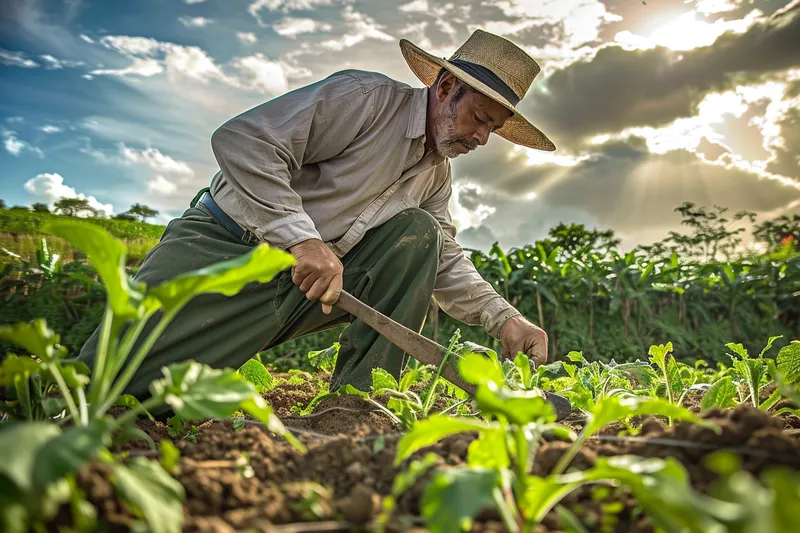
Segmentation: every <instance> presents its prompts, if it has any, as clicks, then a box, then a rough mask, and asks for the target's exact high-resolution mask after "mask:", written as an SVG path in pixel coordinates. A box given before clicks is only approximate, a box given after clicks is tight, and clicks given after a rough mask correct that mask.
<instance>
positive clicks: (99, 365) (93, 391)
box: [89, 302, 114, 404]
mask: <svg viewBox="0 0 800 533" xmlns="http://www.w3.org/2000/svg"><path fill="white" fill-rule="evenodd" d="M113 320H114V311H112V310H111V306H110V305H109V304H108V302H106V311H105V313H104V314H103V324H102V326H101V327H100V338H99V339H98V340H97V354H96V356H95V364H94V368H93V369H92V381H91V382H90V383H89V403H91V404H94V403H96V402H97V400H98V399H99V398H100V396H101V394H102V390H101V389H102V388H103V381H104V380H102V379H100V376H102V375H103V371H104V370H105V365H106V362H107V361H108V358H109V353H108V339H109V338H110V337H111V323H112V322H113Z"/></svg>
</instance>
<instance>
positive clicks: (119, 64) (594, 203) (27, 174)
mask: <svg viewBox="0 0 800 533" xmlns="http://www.w3.org/2000/svg"><path fill="white" fill-rule="evenodd" d="M476 29H483V30H485V31H489V32H492V33H496V34H498V35H502V36H503V37H506V38H507V39H510V40H512V41H513V42H514V43H516V44H517V45H518V46H520V47H522V48H523V49H524V50H525V51H527V52H528V53H529V54H530V55H531V56H532V57H533V58H534V59H535V60H536V61H537V62H538V63H539V65H540V66H541V69H542V70H541V72H540V74H539V75H538V76H537V78H536V79H535V81H534V83H533V85H532V87H531V88H530V89H529V91H528V93H527V94H526V95H525V97H524V98H523V100H522V101H521V102H520V104H519V106H518V107H519V109H520V110H521V112H522V113H523V114H524V115H525V116H526V118H528V119H529V120H530V121H531V122H532V123H533V124H535V125H536V126H537V127H539V128H540V129H541V130H542V131H544V132H545V133H546V134H547V135H548V136H549V137H550V138H551V139H552V140H553V142H554V143H555V144H556V147H557V150H556V151H555V152H542V151H537V150H531V149H527V148H521V147H518V146H515V145H514V144H512V143H510V142H508V141H506V140H505V139H502V138H501V137H499V136H496V135H494V136H492V138H491V139H490V141H489V143H488V144H487V145H486V146H484V147H481V148H479V149H478V150H477V151H476V152H474V153H470V154H468V155H465V156H461V157H459V158H457V159H455V160H454V161H453V177H454V188H453V198H452V201H451V206H450V207H451V213H452V215H453V217H454V220H455V221H456V224H457V226H458V228H459V233H458V237H457V240H458V241H459V242H460V243H461V244H462V245H464V246H466V247H470V248H479V249H484V250H486V249H488V248H489V247H490V246H491V245H492V243H493V242H495V241H497V242H499V243H500V245H501V246H502V247H503V248H506V249H507V248H510V247H512V246H521V245H524V244H526V243H530V242H533V241H534V240H535V239H538V238H542V237H544V236H545V235H546V234H547V230H548V229H549V228H550V227H552V226H553V225H555V224H558V223H559V222H564V223H573V222H575V223H582V224H585V225H586V226H588V227H592V228H598V229H612V230H614V231H615V232H616V234H617V236H618V237H619V238H620V239H621V240H622V247H623V248H626V249H627V248H630V247H632V246H635V245H636V244H649V243H652V242H654V241H657V240H660V239H662V238H663V237H665V236H666V235H667V232H669V231H671V230H678V231H682V230H681V226H680V218H679V215H678V214H677V213H675V211H674V209H675V208H676V207H677V206H679V205H680V204H681V203H682V202H684V201H692V202H695V203H697V204H699V205H705V206H707V207H711V206H713V205H720V206H724V207H727V208H729V209H730V211H731V212H732V213H733V212H736V211H739V210H748V211H753V212H755V213H757V215H758V220H759V221H762V220H768V219H771V218H775V217H778V216H781V215H785V214H786V215H792V214H796V213H800V0H793V1H777V0H648V1H641V0H462V1H460V2H453V1H449V0H413V1H410V2H409V1H406V0H400V1H396V2H395V1H383V0H137V1H136V2H118V1H108V0H107V1H100V0H2V2H0V95H2V98H0V168H2V169H3V170H2V177H0V180H2V181H0V183H2V188H1V189H0V191H2V192H0V198H2V199H3V200H4V201H5V202H6V204H7V205H16V204H21V205H30V204H31V203H33V202H45V203H48V204H52V203H53V201H55V200H56V199H57V198H60V197H63V196H71V197H82V198H88V199H89V201H90V203H92V204H93V205H94V206H95V207H97V208H98V209H101V210H103V211H104V212H106V213H108V214H116V213H121V212H124V211H126V210H127V209H128V208H129V207H130V205H132V204H133V203H136V202H138V203H144V204H147V205H149V206H151V207H153V208H155V209H157V210H159V211H160V215H159V216H158V218H157V220H156V221H157V222H159V223H166V222H167V221H169V220H170V219H171V218H172V217H176V216H180V214H181V213H182V212H183V210H184V209H185V208H186V207H188V203H189V201H190V200H191V199H192V197H193V196H194V194H195V193H196V192H197V190H199V189H200V188H202V187H204V186H207V185H208V183H209V181H210V179H211V178H212V177H213V175H214V173H215V172H216V171H217V169H218V165H217V163H216V160H215V159H214V155H213V153H212V151H211V146H210V138H211V135H212V133H213V132H214V130H215V129H216V128H217V127H219V126H220V125H221V124H223V123H224V122H225V121H227V120H228V119H230V118H232V117H234V116H236V115H238V114H240V113H242V112H244V111H246V110H248V109H250V108H252V107H255V106H257V105H259V104H260V103H263V102H265V101H267V100H270V99H272V98H275V97H277V96H280V95H281V94H283V93H285V92H287V91H290V90H292V89H295V88H297V87H301V86H303V85H306V84H309V83H313V82H314V81H317V80H319V79H322V78H324V77H327V76H329V75H330V74H332V73H334V72H336V71H338V70H343V69H348V68H358V69H363V70H369V71H377V72H382V73H384V74H386V75H388V76H391V77H393V78H394V79H397V80H399V81H402V82H404V83H407V84H409V85H411V86H413V87H422V84H421V82H419V80H417V78H416V77H415V76H414V75H413V73H412V72H411V71H410V69H409V68H408V67H407V65H406V63H405V61H404V60H403V58H402V55H401V54H400V49H399V45H398V42H399V40H400V39H401V38H405V39H409V40H410V41H412V42H414V43H415V44H417V45H418V46H421V47H422V48H424V49H426V50H427V51H429V52H431V53H433V54H435V55H437V56H439V57H449V56H450V55H451V54H452V53H453V52H454V51H455V50H456V49H457V48H458V47H459V46H460V45H461V44H462V43H463V42H464V41H465V40H466V39H467V38H468V37H469V35H470V34H471V33H472V32H473V31H475V30H476Z"/></svg>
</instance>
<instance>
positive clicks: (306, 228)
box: [253, 213, 322, 251]
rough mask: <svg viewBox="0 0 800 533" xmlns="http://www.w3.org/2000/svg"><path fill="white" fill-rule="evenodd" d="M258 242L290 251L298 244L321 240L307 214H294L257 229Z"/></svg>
mask: <svg viewBox="0 0 800 533" xmlns="http://www.w3.org/2000/svg"><path fill="white" fill-rule="evenodd" d="M253 233H255V234H256V237H258V240H260V241H264V242H266V243H268V244H269V245H270V246H272V247H273V248H278V249H280V250H284V251H285V250H288V249H289V248H291V247H292V246H294V245H295V244H297V243H300V242H303V241H307V240H308V239H320V240H322V237H320V234H319V232H318V231H317V228H316V227H315V226H314V221H312V220H311V217H309V216H308V215H307V214H306V213H294V214H291V215H289V216H285V217H282V218H280V219H279V220H276V221H274V222H270V223H269V224H267V225H265V226H261V227H260V228H256V229H255V231H254V232H253Z"/></svg>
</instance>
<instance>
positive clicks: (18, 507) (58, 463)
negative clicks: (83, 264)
mask: <svg viewBox="0 0 800 533" xmlns="http://www.w3.org/2000/svg"><path fill="white" fill-rule="evenodd" d="M48 229H49V230H50V231H52V232H53V233H55V234H57V235H59V236H60V237H62V238H65V239H68V240H69V241H70V242H72V243H73V244H74V245H75V246H76V247H77V248H79V249H80V250H81V251H82V252H83V253H84V254H85V255H86V257H87V258H88V259H89V261H91V262H92V264H93V266H94V267H95V269H96V270H97V272H98V273H99V274H100V277H101V279H102V281H103V283H104V285H105V288H106V293H107V295H108V300H107V310H106V314H105V317H104V319H103V324H102V328H101V334H100V341H99V344H98V350H97V356H96V360H95V365H94V368H93V369H92V371H91V380H89V381H88V382H87V380H86V379H85V376H83V375H82V374H79V373H78V372H77V371H76V368H77V367H75V366H64V365H63V364H62V362H61V360H62V359H63V358H64V355H65V350H64V348H63V347H62V346H61V345H60V344H59V337H58V335H56V334H55V333H54V332H53V331H51V330H50V329H49V328H47V326H46V324H45V323H44V321H35V322H33V323H30V324H27V323H20V324H16V325H14V326H3V327H2V328H0V338H3V339H4V340H8V341H11V342H13V343H15V344H17V345H18V346H20V347H22V348H24V349H25V350H26V351H28V352H29V353H30V354H31V355H32V356H35V357H36V358H37V359H38V361H40V362H41V363H40V365H41V369H42V370H44V371H46V372H48V373H49V374H50V375H52V378H53V380H54V382H55V383H56V385H57V387H58V392H59V393H60V395H61V397H62V398H63V400H64V403H65V405H66V410H67V412H68V415H67V416H65V417H61V418H60V419H59V424H60V425H59V424H56V423H45V422H26V423H21V422H17V423H8V424H4V425H3V427H2V428H0V450H4V451H5V453H4V457H5V458H7V459H8V461H4V463H3V467H2V468H0V478H3V480H4V483H0V484H2V485H3V486H4V487H5V489H4V491H5V494H6V495H7V496H9V497H8V498H4V499H2V500H0V511H3V512H4V513H5V512H12V513H13V514H14V516H15V517H17V519H18V520H17V521H16V522H15V524H16V526H15V528H14V529H12V531H20V530H24V529H25V528H26V524H37V523H38V524H41V523H43V522H44V521H45V520H47V519H48V518H50V517H52V515H53V513H54V512H55V510H56V508H55V505H56V504H57V503H59V502H63V501H64V499H65V498H66V497H68V494H69V490H67V489H68V488H69V486H70V483H72V481H71V476H73V475H74V473H75V472H76V471H77V469H78V468H80V467H81V466H82V465H83V464H84V463H86V462H88V461H90V460H92V459H94V458H98V457H99V458H100V459H101V460H102V461H103V462H104V463H106V464H107V465H108V466H110V467H111V468H112V470H113V472H114V475H113V476H112V479H113V481H114V484H115V487H116V488H117V491H118V493H119V494H120V495H121V497H122V498H123V499H125V500H126V501H128V502H129V503H130V504H131V505H132V506H133V508H134V509H138V510H139V511H140V512H141V515H142V516H143V517H144V518H145V520H146V521H147V522H148V524H149V525H150V527H151V528H153V530H154V531H164V532H167V531H170V532H171V531H179V530H180V523H181V513H180V505H181V501H182V498H183V491H182V488H181V486H180V485H179V484H178V483H177V481H175V480H174V479H172V478H171V477H169V476H168V475H167V474H166V473H165V472H164V471H163V469H161V467H160V466H159V465H158V464H157V463H150V462H147V461H145V460H140V459H141V458H139V459H137V460H135V461H134V462H133V463H132V464H130V465H126V464H123V463H121V462H119V461H118V460H117V459H116V458H114V457H113V456H112V455H111V454H110V453H108V451H107V449H108V447H109V446H110V444H111V435H112V434H113V433H114V432H116V431H118V430H119V431H123V432H125V431H131V430H132V425H133V422H134V421H135V420H136V418H137V417H138V416H140V415H141V414H144V413H147V412H148V410H149V409H153V408H155V407H158V406H161V405H164V404H166V405H168V406H169V407H170V408H172V409H173V410H174V411H175V413H176V415H178V416H179V417H181V418H182V419H184V420H198V419H207V418H223V417H230V416H231V415H232V414H233V413H234V412H235V411H237V410H239V409H241V410H244V411H247V412H248V413H250V414H251V415H252V416H254V417H255V418H257V419H259V420H260V421H261V422H263V423H264V424H265V425H266V427H267V428H268V429H269V430H270V431H272V432H274V433H277V434H280V435H282V436H283V437H285V438H286V439H287V440H288V441H290V442H291V443H292V444H293V445H294V446H296V447H297V448H299V449H301V450H304V449H305V447H304V446H303V445H302V444H301V443H300V442H299V441H297V440H296V439H295V438H294V436H293V435H292V434H291V433H289V432H288V431H287V430H286V429H285V428H284V426H283V424H282V423H281V422H280V420H279V419H278V418H277V417H276V416H275V415H274V413H273V412H272V409H271V408H270V406H269V405H268V404H267V403H266V402H265V401H264V399H263V398H262V397H261V396H260V395H259V394H258V393H257V392H256V390H255V387H254V386H253V384H251V383H249V382H247V381H245V380H243V379H242V378H241V376H240V375H239V374H238V373H237V372H236V371H235V370H233V369H221V370H220V369H212V368H210V367H207V366H204V365H200V364H199V363H197V362H195V361H186V362H182V363H176V364H172V365H169V366H168V367H164V368H163V369H162V373H163V378H161V379H159V380H155V381H153V382H152V383H151V385H150V393H151V396H150V397H149V398H148V399H146V400H145V401H144V402H142V403H139V402H138V401H137V400H136V399H134V398H132V397H129V396H128V397H125V396H123V395H122V392H123V390H124V389H125V387H126V386H127V385H128V383H129V382H130V380H131V378H132V377H133V375H134V373H135V371H136V369H137V368H138V367H139V365H140V364H141V362H142V360H143V359H144V357H145V356H146V355H147V353H148V351H149V350H150V348H151V347H152V346H153V344H154V343H155V340H156V339H157V338H158V336H159V335H160V334H161V333H162V332H163V331H164V328H165V327H166V326H167V325H168V324H169V322H170V320H172V318H174V316H175V315H176V314H177V312H178V311H179V310H180V309H181V308H182V307H183V306H184V305H185V304H186V303H187V302H188V301H189V300H190V299H191V298H192V297H194V296H195V295H197V294H201V293H222V294H225V295H233V294H236V293H237V292H238V291H239V290H241V289H242V288H243V287H244V286H245V285H246V284H247V283H250V282H253V281H258V282H266V281H269V280H270V279H272V277H274V276H275V275H276V274H277V273H278V272H280V271H282V270H284V269H285V268H286V267H287V266H289V265H290V264H292V262H293V259H292V258H291V256H289V254H286V253H285V252H281V251H278V250H273V249H270V248H269V247H268V246H266V245H260V246H257V247H254V248H253V249H252V250H251V251H250V252H249V253H248V254H246V255H243V256H241V257H237V258H235V259H231V260H228V261H224V262H222V263H218V264H215V265H211V266H209V267H206V268H202V269H199V270H196V271H193V272H189V273H187V274H183V275H180V276H178V277H176V278H174V279H172V280H169V281H166V282H164V283H162V284H160V285H157V286H155V287H152V288H148V287H146V286H145V285H144V284H143V283H140V282H137V281H135V280H133V279H131V278H129V277H128V275H127V273H126V271H125V270H124V265H125V261H124V258H125V247H124V245H123V244H122V243H121V242H119V241H117V240H115V239H113V238H112V237H111V236H110V235H109V234H108V233H107V232H105V231H104V230H102V229H101V228H99V227H97V226H93V225H90V224H85V223H81V222H77V221H74V222H72V221H70V222H66V221H65V222H59V223H57V224H52V225H51V226H50V227H49V228H48ZM156 311H161V312H162V314H161V315H160V316H159V317H158V319H157V320H155V325H154V328H153V330H152V331H151V332H150V334H149V335H148V336H147V337H146V338H145V339H144V341H143V342H142V343H141V345H140V346H138V347H136V341H137V340H138V338H139V336H140V335H141V334H142V333H143V331H144V326H145V323H146V322H147V321H148V320H150V319H151V318H152V317H154V316H155V313H156ZM12 361H13V362H12V363H9V364H8V365H6V364H4V366H3V376H4V378H3V379H4V380H7V381H10V382H12V383H15V385H16V384H17V383H23V382H24V381H25V380H26V379H28V380H29V379H30V377H29V376H30V374H31V370H32V369H33V367H32V366H31V365H30V364H28V363H23V362H21V361H25V359H20V358H16V359H14V360H12ZM126 363H127V366H126ZM79 376H81V377H80V378H79ZM70 385H72V387H71V386H70ZM87 386H88V389H87ZM119 402H122V403H123V404H125V405H127V406H129V407H130V409H129V410H128V411H127V412H126V413H125V414H123V415H122V416H120V417H118V418H117V419H112V418H110V417H108V416H106V413H107V411H108V409H109V408H110V407H111V406H112V405H115V404H117V403H119ZM28 410H29V411H30V412H32V411H31V410H32V407H31V408H30V409H28ZM60 426H61V427H60ZM62 427H64V429H62ZM19 442H30V443H31V445H30V446H19V445H18V444H19ZM42 495H46V496H47V497H42Z"/></svg>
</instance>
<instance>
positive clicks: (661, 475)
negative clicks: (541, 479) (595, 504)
mask: <svg viewBox="0 0 800 533" xmlns="http://www.w3.org/2000/svg"><path fill="white" fill-rule="evenodd" d="M560 479H561V480H562V481H573V482H576V483H587V482H597V481H616V482H618V483H619V484H621V485H623V486H625V487H627V488H628V489H629V490H630V491H631V492H632V493H633V495H634V497H635V498H636V501H637V502H638V504H639V505H640V506H641V507H642V508H643V509H644V511H645V513H646V514H647V516H648V517H649V518H650V520H651V521H652V522H653V523H654V525H656V526H657V527H659V528H661V529H662V530H663V531H665V532H668V533H682V532H692V533H705V532H707V531H724V530H721V529H719V528H718V525H719V524H718V522H717V521H716V520H715V519H714V518H713V517H712V515H711V512H712V511H719V506H718V505H717V506H715V505H714V503H715V502H714V501H712V500H710V499H706V498H703V497H702V495H701V494H699V493H696V492H695V491H694V490H693V489H692V487H691V485H690V484H689V476H688V474H687V473H686V470H685V469H684V468H683V466H682V465H681V464H680V463H678V462H677V461H675V460H674V459H671V458H670V459H666V460H663V459H656V458H642V457H637V456H632V455H620V456H615V457H610V458H598V459H597V463H596V464H595V466H594V467H593V468H591V469H589V470H585V471H583V472H574V473H571V474H566V475H564V476H562V477H561V478H560ZM720 503H722V502H720ZM715 526H717V527H715Z"/></svg>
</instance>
